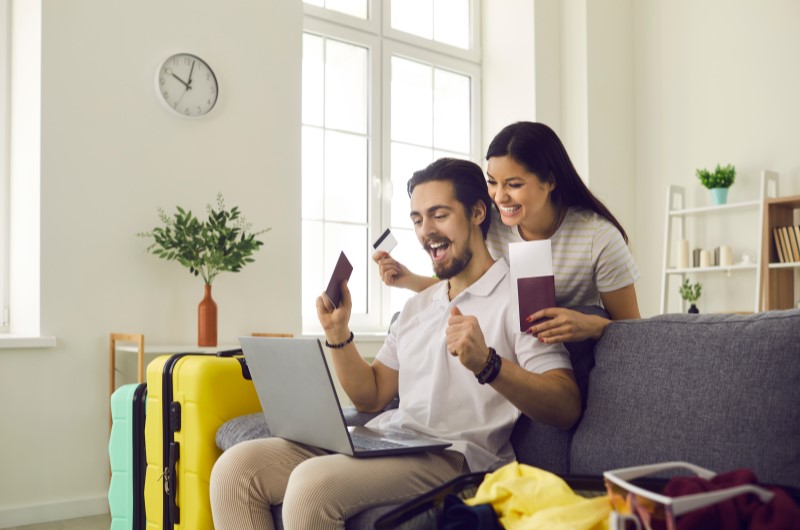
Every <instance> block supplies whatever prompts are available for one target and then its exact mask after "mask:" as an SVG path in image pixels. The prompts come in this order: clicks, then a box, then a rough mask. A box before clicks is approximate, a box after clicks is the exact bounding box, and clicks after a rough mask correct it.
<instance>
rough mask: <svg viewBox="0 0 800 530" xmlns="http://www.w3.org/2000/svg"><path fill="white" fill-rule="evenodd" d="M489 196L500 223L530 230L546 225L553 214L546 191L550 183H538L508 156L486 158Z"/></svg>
mask: <svg viewBox="0 0 800 530" xmlns="http://www.w3.org/2000/svg"><path fill="white" fill-rule="evenodd" d="M486 172H487V174H488V175H489V178H488V180H487V182H488V184H489V195H491V197H492V199H493V200H494V203H495V204H496V205H497V209H498V210H499V211H500V218H501V219H502V220H503V224H505V225H508V226H520V225H521V226H523V227H527V228H529V229H530V230H532V231H538V230H539V229H541V228H546V227H549V226H550V225H551V224H552V222H553V218H554V216H555V208H554V206H553V203H552V202H551V201H550V193H551V192H552V191H553V189H555V184H554V183H552V182H542V181H541V180H539V177H537V176H536V175H535V174H534V173H530V172H528V171H527V170H526V169H525V168H524V167H523V166H522V165H521V164H519V163H517V161H516V160H514V159H513V158H511V157H509V156H498V157H492V158H490V159H489V164H488V168H487V170H486Z"/></svg>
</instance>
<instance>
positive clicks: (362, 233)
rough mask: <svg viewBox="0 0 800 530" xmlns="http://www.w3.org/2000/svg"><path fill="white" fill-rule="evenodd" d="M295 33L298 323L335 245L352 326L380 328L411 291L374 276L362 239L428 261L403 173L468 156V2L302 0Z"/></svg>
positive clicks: (472, 57)
mask: <svg viewBox="0 0 800 530" xmlns="http://www.w3.org/2000/svg"><path fill="white" fill-rule="evenodd" d="M305 13H306V16H305V21H304V30H305V33H304V36H303V116H302V122H303V123H302V131H303V132H302V153H303V154H302V156H303V160H302V167H303V170H302V223H303V227H302V238H303V242H302V253H303V256H302V264H303V265H302V267H303V270H302V282H303V294H302V296H303V303H302V306H303V327H304V331H305V332H308V333H313V332H318V331H319V324H318V321H317V316H316V312H315V305H314V299H315V298H316V297H317V296H318V294H319V293H320V292H321V291H322V290H323V289H324V287H325V283H326V282H327V281H328V278H329V276H330V274H331V271H332V270H333V267H334V265H335V263H336V260H337V259H338V256H339V252H340V251H344V253H345V254H346V255H347V256H348V258H349V259H350V261H351V262H352V264H353V267H354V270H353V274H352V276H351V278H350V282H349V286H350V290H351V293H352V295H353V312H352V315H351V326H352V327H353V328H354V329H356V330H360V331H361V332H366V331H374V332H380V333H383V332H385V330H386V327H387V326H388V324H389V321H390V318H391V315H392V314H393V313H394V312H395V311H399V310H400V309H401V308H402V306H403V304H404V303H405V301H406V300H407V299H408V297H409V296H410V295H411V294H412V293H409V292H406V291H405V290H402V289H389V288H386V287H384V286H383V285H382V283H381V281H380V278H379V277H378V274H377V267H376V266H375V264H374V263H373V262H372V259H371V256H372V246H371V244H372V242H373V241H374V240H375V239H377V237H378V236H379V235H380V234H381V233H382V232H383V231H384V230H385V229H386V228H391V230H392V232H393V233H394V234H395V236H396V237H397V239H398V241H399V244H398V246H397V248H396V249H395V250H394V251H393V252H392V255H393V256H394V257H395V258H396V259H398V260H399V261H401V262H403V263H404V264H406V265H407V266H408V267H409V268H411V269H412V270H414V271H416V272H420V273H421V272H423V271H426V270H427V271H430V270H431V265H430V261H429V259H428V258H427V256H425V254H424V253H423V252H422V251H421V250H420V246H419V243H418V242H417V239H416V236H415V234H414V231H413V230H412V228H411V222H410V220H409V218H408V211H409V202H408V194H407V192H406V182H407V181H408V179H409V178H410V177H411V174H412V173H413V172H414V171H416V170H417V169H421V168H423V167H425V166H426V165H427V164H429V163H430V162H432V161H433V160H435V159H437V158H439V157H442V156H451V157H458V158H465V159H471V160H475V161H478V160H480V153H479V149H480V148H479V137H480V136H479V135H480V126H479V119H478V117H479V109H480V93H479V80H480V63H479V57H480V50H478V49H477V46H476V45H475V42H476V41H477V39H476V38H475V35H477V29H476V28H478V27H479V21H478V15H477V14H478V13H479V6H478V4H477V0H413V1H412V0H402V1H400V0H398V1H396V2H393V1H391V0H383V1H380V0H313V1H312V0H306V3H305Z"/></svg>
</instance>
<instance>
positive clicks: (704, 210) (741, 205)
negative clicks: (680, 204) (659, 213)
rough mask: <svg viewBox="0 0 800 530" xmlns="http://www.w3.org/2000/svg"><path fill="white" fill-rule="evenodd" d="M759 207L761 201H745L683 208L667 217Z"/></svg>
mask: <svg viewBox="0 0 800 530" xmlns="http://www.w3.org/2000/svg"><path fill="white" fill-rule="evenodd" d="M758 206H761V201H745V202H734V203H730V204H722V205H719V206H702V207H700V208H685V209H683V210H671V211H670V212H669V215H672V216H676V215H692V214H700V213H710V212H714V213H717V212H721V211H725V210H739V209H742V208H755V207H758Z"/></svg>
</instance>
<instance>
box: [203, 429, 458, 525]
mask: <svg viewBox="0 0 800 530" xmlns="http://www.w3.org/2000/svg"><path fill="white" fill-rule="evenodd" d="M467 472H469V467H468V466H467V464H466V461H465V460H464V456H463V455H462V454H461V453H458V452H455V451H436V452H429V453H428V452H426V453H419V454H414V455H404V456H393V457H381V458H353V457H350V456H345V455H340V454H329V453H327V452H326V451H323V450H321V449H317V448H314V447H308V446H305V445H301V444H296V443H293V442H289V441H286V440H283V439H281V438H265V439H261V440H251V441H248V442H242V443H240V444H237V445H235V446H233V447H231V448H230V449H228V450H227V451H225V452H224V453H223V454H222V456H221V457H220V458H219V460H217V463H216V464H215V465H214V469H213V471H212V472H211V489H210V492H211V511H212V513H213V517H214V527H215V528H216V530H233V529H236V530H244V529H266V530H273V529H274V528H275V526H274V524H273V521H272V513H271V511H270V506H271V505H276V504H281V503H283V507H282V511H281V515H282V517H283V525H284V528H285V529H286V530H316V529H328V528H330V529H334V528H336V529H343V528H344V526H345V520H347V518H348V517H351V516H353V515H355V514H357V513H358V512H360V511H362V510H364V509H366V508H369V507H371V506H378V505H381V504H388V503H397V502H402V501H404V500H407V499H410V498H413V497H415V496H417V495H419V494H421V493H424V492H426V491H428V490H430V489H431V488H434V487H436V486H438V485H440V484H443V483H445V482H447V481H448V480H451V479H453V478H455V477H457V476H459V475H462V474H464V473H467Z"/></svg>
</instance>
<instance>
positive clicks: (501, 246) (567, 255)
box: [486, 207, 639, 307]
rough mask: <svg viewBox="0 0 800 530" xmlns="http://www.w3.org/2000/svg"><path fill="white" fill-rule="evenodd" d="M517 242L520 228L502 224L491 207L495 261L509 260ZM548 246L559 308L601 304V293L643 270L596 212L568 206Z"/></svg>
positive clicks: (491, 248) (628, 282) (491, 244)
mask: <svg viewBox="0 0 800 530" xmlns="http://www.w3.org/2000/svg"><path fill="white" fill-rule="evenodd" d="M519 241H524V239H522V236H520V235H519V230H518V229H517V227H516V226H506V225H504V224H503V221H501V220H500V215H499V214H498V213H497V210H496V209H495V208H492V226H491V228H490V229H489V234H488V235H487V237H486V246H487V247H488V248H489V252H490V253H491V255H492V257H494V258H495V259H497V258H499V257H500V256H502V257H504V258H505V259H506V261H510V260H509V256H508V244H509V243H517V242H519ZM550 242H551V246H552V249H553V273H554V275H555V283H556V306H558V307H575V306H583V305H602V304H601V300H600V293H601V292H603V293H605V292H609V291H616V290H617V289H622V288H623V287H627V286H628V285H631V284H632V283H634V282H635V281H636V280H638V279H639V269H637V268H636V264H635V263H634V262H633V256H631V252H630V250H629V249H628V246H627V245H626V244H625V240H624V239H623V238H622V234H620V232H619V230H617V228H616V227H615V226H614V225H613V224H611V223H610V222H609V221H608V220H607V219H606V218H604V217H602V216H600V215H598V214H597V213H595V212H593V211H592V210H585V209H583V208H577V207H573V208H569V209H568V210H567V215H566V216H565V217H564V220H563V221H562V222H561V226H559V227H558V230H556V233H555V234H553V236H552V237H551V238H550ZM511 266H512V267H513V266H514V264H513V263H511Z"/></svg>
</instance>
